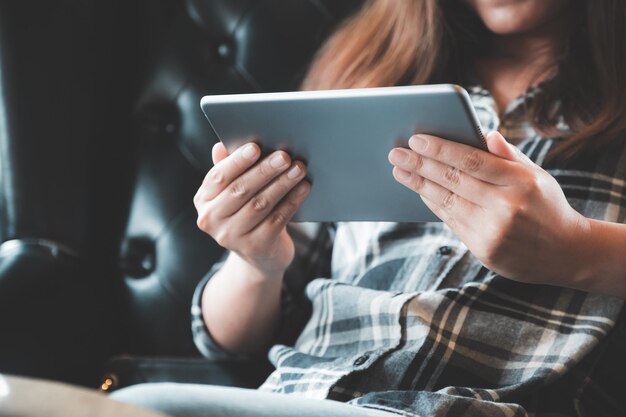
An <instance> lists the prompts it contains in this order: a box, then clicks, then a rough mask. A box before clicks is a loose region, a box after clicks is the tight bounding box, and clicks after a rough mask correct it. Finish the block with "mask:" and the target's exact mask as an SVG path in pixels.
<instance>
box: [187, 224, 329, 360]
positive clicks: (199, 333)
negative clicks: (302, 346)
mask: <svg viewBox="0 0 626 417" xmlns="http://www.w3.org/2000/svg"><path fill="white" fill-rule="evenodd" d="M287 229H288V231H289V234H290V236H291V238H292V239H293V242H294V246H295V257H294V260H293V262H292V263H291V265H290V266H289V268H288V269H287V271H286V272H285V277H284V280H283V287H282V292H281V317H280V325H279V330H278V332H277V337H276V340H275V342H276V343H282V344H289V345H290V344H293V343H294V342H295V339H296V338H297V337H298V335H299V334H300V332H301V331H302V328H303V327H304V325H305V324H306V321H307V320H308V319H309V317H310V314H311V306H310V303H309V301H308V300H307V299H306V297H305V295H304V288H305V287H306V284H307V283H308V282H309V281H311V280H312V279H314V278H316V277H329V276H330V262H331V255H332V247H333V241H334V237H335V225H334V224H332V223H298V224H295V223H294V224H290V225H289V226H288V227H287ZM227 256H228V252H226V253H225V254H224V256H223V257H222V259H221V260H220V261H219V262H217V263H216V264H215V265H213V267H212V268H211V269H210V270H209V272H208V273H207V274H206V275H205V276H204V278H203V279H202V280H201V281H200V282H199V283H198V285H197V286H196V289H195V291H194V294H193V298H192V302H191V330H192V335H193V341H194V344H195V345H196V347H197V349H198V350H199V351H200V353H201V354H202V355H203V356H204V357H206V358H208V359H211V360H241V359H248V358H249V357H250V355H239V354H233V353H230V352H227V351H226V350H224V349H222V348H221V347H220V346H219V345H218V344H217V343H216V342H215V341H214V340H213V338H212V337H211V334H210V333H209V330H208V328H207V327H206V324H205V322H204V318H203V317H202V293H203V291H204V288H205V287H206V285H207V283H208V282H209V280H210V279H211V278H212V277H213V276H214V275H215V274H216V273H217V271H219V270H220V268H221V267H222V266H223V265H224V262H225V261H226V258H227Z"/></svg>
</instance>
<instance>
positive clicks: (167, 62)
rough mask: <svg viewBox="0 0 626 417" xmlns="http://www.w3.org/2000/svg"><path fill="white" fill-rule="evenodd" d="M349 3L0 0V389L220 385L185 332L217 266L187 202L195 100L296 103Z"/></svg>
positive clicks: (354, 2) (202, 165)
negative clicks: (11, 377)
mask: <svg viewBox="0 0 626 417" xmlns="http://www.w3.org/2000/svg"><path fill="white" fill-rule="evenodd" d="M361 3H362V1H361V0H328V1H326V0H109V1H106V0H40V1H32V0H19V1H15V0H0V238H1V242H2V244H1V246H0V373H8V374H17V375H28V376H34V377H39V378H47V379H54V380H60V381H67V382H73V383H78V384H82V385H86V386H98V385H100V384H101V383H102V381H103V378H108V379H110V378H109V377H110V376H112V377H113V379H115V381H114V383H115V384H119V383H120V382H119V381H117V379H120V378H121V379H124V381H122V382H123V383H122V385H125V384H128V383H132V382H138V381H139V382H141V381H145V380H151V378H152V377H153V376H154V375H158V376H157V378H160V379H161V380H162V379H168V378H171V377H172V376H180V375H182V377H183V379H184V378H188V379H189V378H191V381H189V380H188V381H187V382H204V381H205V380H207V378H208V375H209V374H211V373H213V374H216V373H217V374H220V372H222V371H219V370H215V368H211V366H213V365H210V364H207V363H205V362H203V361H202V360H201V359H199V353H198V352H197V351H196V349H195V348H194V346H193V342H192V339H191V330H190V329H191V327H190V315H189V308H190V302H191V296H192V293H193V290H194V288H195V286H196V284H197V282H198V281H199V280H200V279H201V278H202V277H203V276H204V274H205V273H206V272H207V271H208V269H209V268H210V266H211V265H212V264H213V263H214V262H215V261H216V260H217V259H219V257H220V256H221V254H222V251H221V249H220V248H219V247H218V246H217V245H216V244H215V243H214V242H213V241H212V240H211V239H210V238H209V237H208V236H206V235H204V234H202V233H201V232H200V231H199V230H198V229H197V228H196V224H195V222H196V213H195V209H194V207H193V203H192V198H193V195H194V194H195V191H196V189H197V187H198V186H199V184H200V183H201V181H202V178H203V177H204V175H205V173H206V171H207V170H208V169H210V167H211V159H210V158H211V147H212V145H213V143H214V142H215V141H216V138H215V137H214V135H213V133H212V132H211V130H210V128H209V125H208V124H207V123H206V120H205V119H204V116H203V115H202V112H201V110H200V107H199V101H200V98H201V97H202V96H203V95H207V94H220V93H236V92H260V91H285V90H293V89H297V88H298V85H299V82H300V80H301V79H302V77H303V76H304V74H305V71H306V68H307V66H308V64H309V62H310V60H311V58H312V56H313V54H314V52H315V50H316V49H317V48H318V47H319V45H320V44H321V43H322V42H323V40H324V39H325V38H326V36H327V35H328V33H329V32H330V31H331V30H332V29H333V28H334V27H335V26H336V25H337V24H338V23H339V22H340V21H341V20H342V19H343V18H345V17H346V16H347V15H349V14H350V13H351V12H352V11H354V10H355V8H357V7H358V6H359V5H360V4H361ZM120 355H122V356H120ZM203 366H204V368H203ZM259 366H260V367H261V368H262V369H263V370H265V369H266V365H259ZM233 369H235V373H236V374H238V376H235V377H234V378H235V379H237V378H240V377H243V378H244V380H243V382H242V381H239V382H241V383H242V384H243V385H251V386H253V385H255V384H256V381H257V379H254V378H252V379H245V376H242V375H243V374H245V372H244V371H242V369H244V370H245V369H247V370H249V369H250V368H249V367H246V366H242V365H241V364H238V365H235V366H234V368H233ZM142 372H143V375H140V376H137V374H138V373H140V374H141V373H142ZM263 372H264V371H263ZM220 375H222V374H220ZM209 376H210V375H209ZM209 379H210V378H209ZM207 382H213V381H212V380H207Z"/></svg>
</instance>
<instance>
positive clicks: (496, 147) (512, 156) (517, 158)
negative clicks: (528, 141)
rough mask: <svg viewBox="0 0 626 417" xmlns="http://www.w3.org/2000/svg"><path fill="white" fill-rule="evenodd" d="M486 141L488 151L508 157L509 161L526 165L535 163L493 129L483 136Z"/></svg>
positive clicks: (501, 156)
mask: <svg viewBox="0 0 626 417" xmlns="http://www.w3.org/2000/svg"><path fill="white" fill-rule="evenodd" d="M485 141H486V142H487V148H488V149H489V152H491V153H492V154H494V155H497V156H499V157H500V158H504V159H508V160H509V161H514V162H521V163H524V164H526V165H535V163H534V162H533V161H531V160H530V158H529V157H528V156H526V155H524V153H523V152H522V151H521V150H520V149H519V148H518V147H517V146H514V145H512V144H510V143H509V142H507V141H506V139H505V138H504V136H502V135H501V134H500V132H497V131H493V132H491V133H489V134H488V135H487V137H486V138H485Z"/></svg>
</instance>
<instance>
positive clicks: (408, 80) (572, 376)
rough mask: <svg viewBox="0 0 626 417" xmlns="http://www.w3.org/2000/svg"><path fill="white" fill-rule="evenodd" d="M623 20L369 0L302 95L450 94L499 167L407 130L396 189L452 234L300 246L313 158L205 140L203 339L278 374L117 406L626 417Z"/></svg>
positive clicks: (595, 4) (213, 348)
mask: <svg viewBox="0 0 626 417" xmlns="http://www.w3.org/2000/svg"><path fill="white" fill-rule="evenodd" d="M625 25H626V5H625V4H624V3H623V2H622V1H620V0H612V1H610V0H593V1H590V0H589V1H583V0H549V1H546V0H465V1H462V2H461V1H453V0H449V1H445V0H442V1H436V0H424V1H417V0H374V1H370V2H369V3H367V5H366V6H365V7H364V8H363V9H362V10H361V11H360V12H359V13H358V14H357V15H356V16H354V17H353V18H352V19H350V20H349V21H348V22H347V23H346V24H345V25H344V26H343V27H342V28H340V30H339V31H338V32H337V33H336V34H335V35H334V36H333V37H332V38H331V39H330V41H329V42H328V43H327V45H326V46H325V47H324V49H323V50H322V51H321V52H320V54H319V55H318V58H317V60H316V62H315V63H314V65H313V67H312V69H311V71H310V74H309V75H308V77H307V79H306V81H305V83H304V88H307V89H326V88H352V87H377V86H390V85H404V84H423V83H437V82H453V83H458V84H462V85H464V86H465V87H466V88H468V90H469V91H470V94H471V96H472V99H473V101H474V105H475V107H476V109H477V111H478V113H479V116H480V117H481V119H482V123H483V127H484V128H486V129H488V130H491V131H494V132H493V133H490V134H489V135H488V136H487V143H488V148H489V153H487V152H482V151H478V150H475V149H472V148H469V147H466V146H463V145H459V144H456V143H454V142H450V141H446V140H445V138H437V137H432V136H424V135H419V136H415V137H412V138H411V139H410V140H409V147H410V148H409V149H404V148H397V149H393V150H391V152H390V154H389V160H390V163H391V165H392V166H393V168H392V169H390V171H392V172H391V173H390V175H393V176H394V177H395V178H396V180H397V181H398V182H399V183H401V184H403V185H405V186H406V187H408V188H409V189H411V190H413V191H414V192H416V193H418V194H419V195H420V196H421V197H422V199H423V200H424V201H425V202H426V204H427V205H428V206H429V207H430V208H431V209H432V210H433V212H434V213H435V214H437V216H439V217H440V218H441V220H443V223H433V224H389V223H383V224H380V223H358V224H350V223H346V224H339V225H322V226H320V227H319V228H318V230H317V231H316V233H315V234H314V237H313V238H311V231H310V230H308V231H307V230H305V229H304V228H302V227H300V228H298V227H296V226H294V227H293V228H290V230H289V231H287V229H286V224H287V223H288V221H289V219H290V218H291V216H292V215H293V214H294V213H295V212H296V211H297V209H298V207H300V205H301V204H302V202H303V201H305V199H306V197H307V194H308V192H309V190H310V184H308V183H307V182H306V181H305V180H304V178H305V175H306V167H305V166H304V164H303V163H302V162H300V161H292V160H291V159H290V158H289V156H288V155H287V154H286V153H284V152H275V153H273V154H272V155H270V156H268V157H267V158H265V159H263V160H260V149H259V148H258V146H257V145H255V144H248V145H244V146H243V147H242V148H240V149H239V150H237V151H236V152H234V153H233V154H232V155H229V154H228V152H227V151H226V150H225V149H224V148H223V146H222V145H221V144H217V145H216V146H215V147H214V148H213V159H214V162H215V166H214V168H213V169H211V171H210V172H209V173H208V175H207V177H206V179H205V181H204V183H203V184H202V186H201V187H200V189H199V190H198V193H197V195H196V198H195V204H196V208H197V209H198V214H199V217H198V225H199V227H200V228H201V229H202V230H204V231H205V232H207V233H208V234H210V235H211V236H213V237H214V238H215V239H216V241H217V242H219V243H220V244H221V245H222V246H224V247H225V248H227V249H229V250H230V252H229V255H228V257H227V259H226V260H225V262H224V263H223V264H220V265H218V266H216V267H215V268H214V270H213V271H212V272H211V273H210V274H209V275H208V276H207V278H206V279H205V280H203V282H202V283H201V284H200V286H199V287H198V291H197V293H196V296H195V301H194V303H195V304H194V309H193V312H192V313H193V315H194V324H193V326H194V334H195V339H196V343H197V345H198V347H199V348H200V350H201V351H202V352H203V353H205V354H206V355H207V356H209V357H220V356H228V357H231V356H237V355H250V354H255V353H258V352H262V351H263V350H264V349H265V348H267V347H268V346H270V345H273V347H272V348H271V350H270V359H271V361H272V362H273V363H274V365H275V366H276V368H277V369H276V371H275V372H274V373H273V374H272V375H271V376H270V377H269V379H268V380H267V381H266V382H265V384H263V386H262V387H261V389H260V392H254V391H245V390H236V389H224V388H214V387H200V386H172V385H165V386H159V385H155V386H148V387H136V388H131V389H128V390H126V391H123V392H121V393H120V394H118V398H121V399H122V400H128V401H133V402H136V403H139V404H144V405H148V406H150V407H153V408H159V409H162V410H165V411H166V412H169V413H171V414H172V415H177V416H178V415H212V416H213V415H238V416H265V415H280V416H282V415H285V416H286V415H294V414H296V413H298V414H301V415H305V416H315V415H323V414H329V415H338V416H348V415H355V416H356V415H373V416H374V415H377V416H384V415H393V414H401V415H410V416H417V415H419V416H460V415H463V416H526V415H531V414H532V415H537V416H541V415H545V416H547V415H550V416H573V415H593V416H600V415H623V414H624V413H626V405H625V402H624V401H625V400H624V396H623V395H619V392H618V390H620V389H621V388H620V387H623V386H624V385H623V384H624V382H626V380H625V378H624V375H623V374H624V369H623V367H622V369H619V367H617V368H616V363H618V360H620V359H621V356H620V355H623V351H621V352H620V351H619V350H618V349H619V347H620V346H622V349H623V346H624V343H626V334H625V333H626V332H625V331H624V329H623V323H624V319H623V318H621V319H620V315H622V313H621V312H622V308H623V301H622V299H623V298H626V259H625V257H623V256H622V254H623V248H624V247H626V226H625V225H623V224H622V223H623V222H624V219H625V218H626V210H625V209H626V200H625V198H624V187H625V186H626V184H625V183H624V179H625V178H626V164H625V163H624V162H626V148H625V146H624V145H625V143H624V139H626V100H625V99H624V91H626V45H625V42H624V41H625V40H626V32H625V29H624V28H625ZM498 131H499V132H498ZM503 134H504V136H506V137H507V139H508V141H507V139H505V138H504V136H503ZM514 145H516V146H514ZM320 277H321V278H320ZM209 278H211V279H210V281H209V280H208V279H209ZM329 278H332V279H329ZM302 279H305V280H311V281H310V282H309V283H308V284H306V290H305V291H304V292H305V293H306V297H304V296H303V295H302V285H304V284H302V283H300V282H299V281H298V280H300V281H301V280H302ZM281 291H282V292H281ZM307 300H308V301H310V303H311V305H312V311H307V310H306V305H307ZM294 339H297V340H295V344H294ZM280 343H283V344H280ZM620 344H621V345H620ZM269 392H274V393H296V394H298V396H282V397H279V396H278V394H274V393H269ZM164 393H167V394H166V395H165V394H164ZM167 395H170V396H171V397H167ZM301 397H309V398H308V399H302V398H301ZM294 398H295V400H294ZM326 399H331V400H337V401H334V402H333V401H326ZM346 403H349V404H346ZM355 405H356V406H360V407H354V406H355Z"/></svg>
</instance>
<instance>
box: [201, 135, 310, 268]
mask: <svg viewBox="0 0 626 417" xmlns="http://www.w3.org/2000/svg"><path fill="white" fill-rule="evenodd" d="M260 155H261V152H260V149H259V147H258V146H257V145H256V144H254V143H248V144H246V145H243V146H242V147H240V148H239V149H237V150H236V151H235V152H233V153H232V155H229V153H228V151H227V150H226V149H225V148H224V145H222V143H217V144H216V145H215V146H214V147H213V162H214V164H215V165H214V167H213V168H212V169H211V170H210V171H209V173H208V174H207V175H206V177H205V179H204V181H203V183H202V185H201V186H200V188H199V189H198V192H197V193H196V196H195V197H194V204H195V206H196V209H197V211H198V227H199V228H200V229H201V230H202V231H204V232H206V233H208V234H209V235H211V236H212V237H213V238H214V239H215V241H216V242H217V243H218V244H219V245H221V246H223V247H224V248H226V249H229V250H231V251H232V252H234V253H235V254H237V255H238V256H239V257H240V258H242V259H243V260H244V261H246V262H247V263H248V264H250V266H252V267H253V268H255V269H256V270H257V271H258V272H260V273H261V275H263V276H276V275H281V276H282V273H283V272H284V271H285V269H286V268H287V267H288V266H289V264H290V263H291V261H292V260H293V257H294V245H293V241H292V240H291V237H289V234H288V233H287V231H286V228H285V226H286V225H287V223H288V222H289V220H290V219H291V218H292V217H293V215H294V214H295V213H296V211H297V210H298V209H299V208H300V206H301V205H302V203H303V202H304V200H305V199H306V197H307V195H308V193H309V191H310V184H309V183H308V182H306V181H303V179H304V177H305V175H306V168H305V166H304V164H303V163H302V162H299V161H297V162H292V161H291V159H290V158H289V155H287V153H285V152H283V151H277V152H274V153H272V154H271V155H269V156H267V157H266V158H264V159H263V160H262V161H259V158H260Z"/></svg>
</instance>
